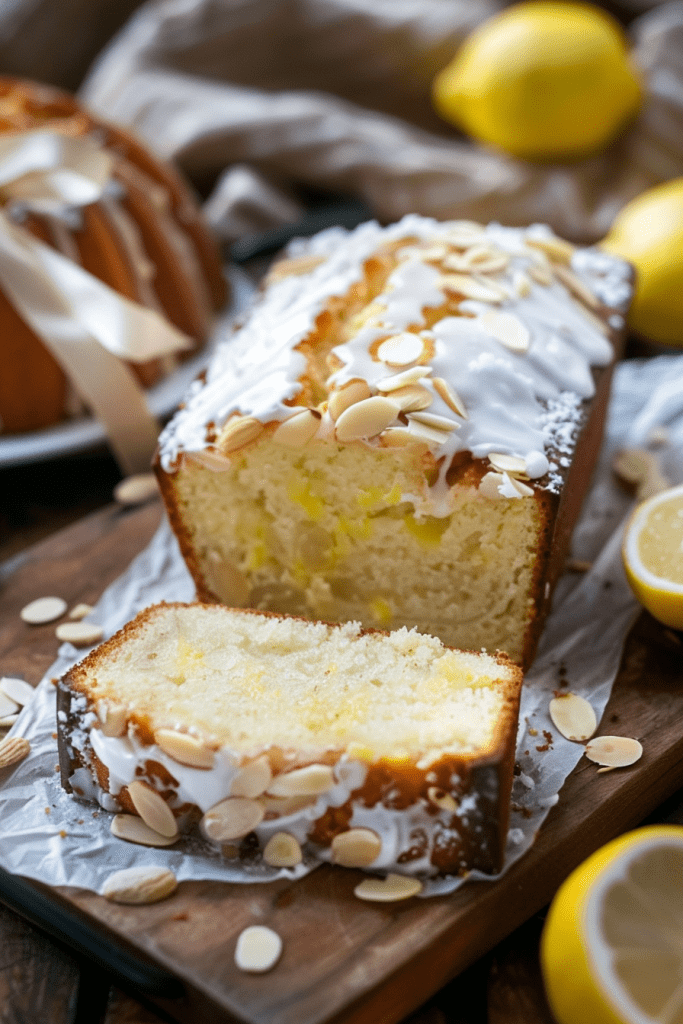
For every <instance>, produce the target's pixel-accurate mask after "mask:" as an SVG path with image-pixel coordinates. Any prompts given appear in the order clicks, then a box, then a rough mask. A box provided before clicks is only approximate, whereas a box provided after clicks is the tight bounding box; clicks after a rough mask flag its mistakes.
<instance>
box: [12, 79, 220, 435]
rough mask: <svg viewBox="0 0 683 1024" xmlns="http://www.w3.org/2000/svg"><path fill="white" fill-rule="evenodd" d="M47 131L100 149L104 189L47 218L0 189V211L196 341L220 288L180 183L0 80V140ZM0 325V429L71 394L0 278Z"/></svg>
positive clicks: (136, 152) (39, 97)
mask: <svg viewBox="0 0 683 1024" xmlns="http://www.w3.org/2000/svg"><path fill="white" fill-rule="evenodd" d="M45 131H49V132H56V133H60V134H62V135H66V136H68V137H70V138H87V139H90V140H93V141H95V142H96V143H97V144H98V146H101V147H103V148H104V149H105V150H106V152H107V153H108V154H109V155H110V156H111V157H112V158H113V170H112V175H111V180H110V181H109V182H108V184H107V185H106V188H105V190H104V193H103V195H102V196H101V198H100V199H98V200H97V201H96V202H91V203H88V204H86V205H83V206H79V207H78V208H70V209H68V210H65V211H64V216H60V217H55V216H52V215H49V214H47V213H43V212H40V211H37V210H36V209H35V208H34V207H32V206H30V205H28V206H27V205H26V204H25V203H22V202H21V201H19V202H16V201H14V200H13V199H12V197H11V194H10V195H9V198H8V193H7V191H6V190H5V189H4V188H3V190H2V192H1V193H0V208H2V209H3V210H4V211H5V212H6V213H7V215H8V216H9V217H10V218H11V219H12V220H13V221H15V222H16V223H20V224H21V226H22V227H23V228H25V229H26V230H27V231H29V232H31V233H32V234H33V235H34V236H35V237H36V238H38V239H40V240H41V241H42V242H45V243H47V244H48V245H50V246H52V247H54V248H55V249H57V250H58V251H60V252H61V253H62V254H63V255H65V256H67V257H68V258H69V259H71V260H73V261H75V262H76V263H78V264H80V266H82V267H83V268H84V269H85V270H86V271H88V272H89V273H90V274H92V275H94V276H95V277H97V278H99V279H100V280H101V281H103V282H104V283H105V284H107V285H109V286H110V287H111V288H113V289H114V290H115V291H116V292H118V293H119V294H120V295H122V296H124V297H125V298H127V299H131V300H133V301H134V302H136V303H139V304H141V305H143V306H145V307H148V308H151V309H154V310H157V311H158V312H160V313H162V314H164V315H165V317H166V318H167V319H168V320H170V321H171V323H173V324H174V325H175V326H176V327H178V328H179V330H180V331H182V332H184V333H185V334H186V335H187V336H188V337H189V338H191V339H193V340H194V343H195V345H199V344H200V343H201V342H202V341H203V340H205V338H206V335H207V331H208V328H209V325H210V321H211V315H212V312H213V311H214V310H215V309H218V308H219V307H220V306H221V305H222V303H223V302H224V300H225V290H226V288H225V281H224V277H223V272H222V267H221V262H220V258H219V255H218V252H217V249H216V246H215V244H214V242H213V240H212V238H211V237H210V235H209V233H208V230H207V228H206V227H205V225H204V224H203V222H202V219H201V215H200V212H199V209H198V207H197V204H196V202H195V200H194V199H193V197H192V195H191V193H190V191H189V189H188V188H187V186H186V185H185V184H184V183H183V182H182V180H181V179H180V177H179V175H178V174H177V173H176V172H175V171H174V170H173V169H172V168H171V167H169V166H168V165H167V164H163V163H162V162H161V161H159V160H158V159H156V158H155V157H154V156H153V155H152V153H151V152H150V151H149V150H148V149H147V148H146V147H145V146H143V145H142V144H141V143H140V142H138V141H137V140H136V139H135V138H133V136H132V135H130V134H129V133H128V132H126V131H124V130H122V129H120V128H117V127H115V126H113V125H110V124H106V123H104V122H103V121H101V120H99V119H98V118H95V117H93V116H91V115H90V114H89V113H88V112H87V111H86V110H84V109H83V108H82V107H81V106H80V105H79V104H78V103H77V102H76V100H74V99H73V98H72V97H71V96H70V95H68V94H67V93H64V92H61V91H59V90H57V89H54V88H51V87H48V86H44V85H39V84H36V83H32V82H26V81H20V80H17V79H8V78H4V79H0V133H2V134H0V138H4V139H8V138H9V137H10V136H11V137H13V138H14V137H19V139H21V137H22V136H26V137H28V133H38V132H45ZM3 184H4V182H3ZM0 326H1V328H2V329H1V331H0V339H1V340H0V352H1V353H2V363H3V372H2V374H1V375H0V432H5V433H16V432H21V431H27V430H34V429H38V428H40V427H45V426H49V425H51V424H53V423H55V422H57V421H58V420H60V419H61V418H62V417H63V416H64V415H65V414H66V412H67V410H68V409H69V407H70V402H72V400H73V396H72V395H70V391H69V381H68V379H67V375H66V374H65V372H64V370H63V368H62V366H61V365H60V364H59V363H58V362H57V360H56V359H55V357H54V355H53V354H52V353H51V351H49V350H48V348H46V346H45V345H44V344H43V343H42V342H41V340H40V338H39V337H37V335H36V334H35V333H34V331H33V329H32V328H31V327H29V325H28V324H27V323H26V322H25V319H24V318H23V317H22V315H21V313H20V312H19V311H18V310H17V309H16V308H15V306H14V305H12V303H11V302H10V300H9V299H8V297H7V296H6V295H4V294H3V293H2V287H1V285H0ZM173 358H174V357H171V359H173ZM171 365H172V364H171ZM131 366H132V369H133V370H134V372H135V373H136V374H137V376H138V378H139V380H140V381H141V382H142V384H143V385H145V386H149V385H150V384H152V383H154V382H155V381H156V380H157V379H158V378H159V377H160V376H161V375H162V374H163V373H164V372H166V370H168V369H169V368H170V367H169V365H168V360H165V359H164V358H162V359H159V358H157V359H152V360H147V361H144V362H135V363H132V364H131Z"/></svg>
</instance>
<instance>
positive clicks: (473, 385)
mask: <svg viewBox="0 0 683 1024" xmlns="http://www.w3.org/2000/svg"><path fill="white" fill-rule="evenodd" d="M631 276H632V274H631V269H630V267H629V266H628V265H627V264H625V263H624V262H622V261H620V260H618V259H616V258H613V257H611V256H607V255H605V254H602V253H600V252H598V251H597V250H592V249H583V250H581V249H576V248H575V247H574V246H573V245H571V244H569V243H568V242H565V241H563V240H562V239H559V238H557V237H556V236H554V235H553V234H552V232H551V231H550V230H549V229H548V228H546V227H544V226H541V225H536V226H532V227H530V228H527V229H519V228H505V227H501V226H500V225H495V224H492V225H489V226H487V227H484V226H481V225H478V224H474V223H471V222H462V221H459V222H448V223H439V222H437V221H434V220H431V219H427V218H423V217H419V216H416V215H411V216H408V217H406V218H404V219H403V220H402V221H401V222H399V223H397V224H394V225H392V226H390V227H387V228H382V227H380V226H378V225H377V224H375V223H368V224H365V225H362V226H361V227H359V228H358V229H356V230H355V231H353V232H350V233H345V232H344V231H343V230H341V229H333V230H330V231H326V232H323V233H322V234H320V235H318V236H316V237H314V238H313V239H311V240H309V241H306V242H300V243H298V244H297V245H294V246H293V247H291V249H290V253H289V255H288V257H287V258H286V259H284V260H282V261H280V262H279V263H278V264H276V265H275V267H274V268H273V271H272V272H271V274H270V277H269V279H268V281H267V282H266V287H265V290H264V294H263V295H262V296H261V297H260V298H259V301H258V302H257V303H256V304H255V305H254V307H253V309H252V311H251V313H250V315H248V316H247V318H246V320H245V322H244V323H243V325H242V326H241V328H240V329H239V330H238V331H237V333H236V335H235V336H234V337H233V338H232V339H231V340H230V341H229V342H228V343H226V344H225V345H223V346H222V347H221V348H220V349H219V351H218V352H217V355H216V358H215V360H214V361H213V363H212V365H211V367H210V369H209V372H208V374H207V377H206V379H205V380H203V381H200V382H197V383H196V384H195V385H194V387H193V389H192V390H191V393H190V394H189V395H188V397H187V400H186V402H185V404H184V407H183V408H182V409H181V410H180V411H179V412H178V413H177V414H176V416H175V417H174V419H173V420H172V421H171V423H170V424H169V425H168V427H167V428H166V430H165V431H164V433H163V434H162V436H161V438H160V445H159V450H158V456H157V461H158V473H159V478H160V482H161V487H162V491H163V494H164V497H165V500H166V503H167V507H168V511H169V515H170V520H171V523H172V525H173V527H174V529H175V532H176V534H177V536H178V539H179V542H180V547H181V550H182V552H183V555H184V556H185V559H186V560H187V564H188V566H189V568H190V570H191V572H192V574H193V576H194V579H195V582H196V586H197V592H198V595H199V597H200V599H202V600H218V601H223V602H225V603H227V604H230V605H232V606H252V607H256V608H260V609H271V610H276V611H284V612H290V613H293V614H298V615H304V616H307V617H311V618H324V619H327V620H332V621H355V620H357V621H360V622H361V623H362V624H363V625H365V626H372V625H375V626H380V627H381V628H387V629H394V628H396V627H398V626H402V625H406V626H408V627H412V626H417V628H418V629H419V630H420V631H421V632H427V633H431V634H434V635H436V636H438V637H440V638H441V639H442V640H443V641H444V642H445V643H447V644H450V645H452V646H456V647H465V648H467V649H481V648H485V649H487V650H489V651H496V650H503V651H505V652H507V653H508V654H509V655H510V656H511V657H512V658H513V659H514V660H515V661H516V662H518V663H520V664H522V665H524V666H526V665H528V664H529V662H530V660H531V658H532V656H533V652H534V648H535V645H536V642H537V639H538V635H539V632H540V629H541V626H542V623H543V619H544V616H545V614H546V612H547V609H548V607H549V601H550V595H551V591H552V587H553V585H554V582H555V580H556V578H557V576H558V574H559V572H560V570H561V568H562V565H563V560H564V557H565V553H566V549H567V544H568V540H569V536H570V533H571V529H572V526H573V523H574V521H575V518H576V516H577V514H578V511H579V507H580V504H581V500H582V497H583V494H584V492H585V489H586V487H587V483H588V478H589V476H590V471H591V468H592V465H593V462H594V459H595V458H596V455H597V449H598V445H599V441H600V433H601V429H602V423H603V417H604V412H605V407H606V401H607V394H608V388H609V376H610V374H609V368H610V367H611V365H612V363H613V361H614V358H615V351H616V346H617V344H618V341H619V338H620V335H621V334H622V332H623V325H624V318H623V314H624V311H625V309H626V307H627V305H628V302H629V299H630V294H631Z"/></svg>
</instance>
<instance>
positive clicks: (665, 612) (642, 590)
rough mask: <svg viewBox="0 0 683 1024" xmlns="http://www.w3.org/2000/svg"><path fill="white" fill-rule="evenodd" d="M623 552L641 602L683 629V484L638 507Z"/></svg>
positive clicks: (631, 521)
mask: <svg viewBox="0 0 683 1024" xmlns="http://www.w3.org/2000/svg"><path fill="white" fill-rule="evenodd" d="M622 555H623V560H624V569H625V570H626V576H627V578H628V581H629V583H630V584H631V587H632V589H633V592H634V594H635V595H636V597H637V598H638V600H639V601H640V603H641V604H642V605H644V606H645V608H647V610H648V611H649V612H650V613H651V614H652V615H654V617H655V618H656V619H658V620H659V621H660V622H663V623H664V624H665V625H666V626H672V627H673V629H683V484H679V486H678V487H671V488H669V489H668V490H666V491H662V492H661V493H660V494H655V495H653V497H651V498H648V499H647V501H644V502H643V503H642V505H639V506H638V507H637V508H636V510H635V512H634V513H633V515H632V516H631V519H630V520H629V522H628V524H627V526H626V530H625V533H624V542H623V546H622Z"/></svg>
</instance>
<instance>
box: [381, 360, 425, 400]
mask: <svg viewBox="0 0 683 1024" xmlns="http://www.w3.org/2000/svg"><path fill="white" fill-rule="evenodd" d="M431 372H432V370H431V367H430V366H411V367H410V369H408V370H402V371H401V372H400V373H395V374H394V375H393V376H392V377H383V378H382V380H378V381H377V384H376V387H377V390H378V391H382V392H383V393H384V394H391V392H392V391H397V390H398V389H399V388H404V387H406V386H407V385H408V384H417V382H418V381H420V380H422V379H423V378H424V377H428V376H429V374H430V373H431Z"/></svg>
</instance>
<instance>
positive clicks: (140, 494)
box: [114, 473, 159, 505]
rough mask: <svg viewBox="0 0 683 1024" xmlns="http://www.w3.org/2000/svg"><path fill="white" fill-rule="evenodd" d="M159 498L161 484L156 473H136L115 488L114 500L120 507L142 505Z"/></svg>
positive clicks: (121, 481)
mask: <svg viewBox="0 0 683 1024" xmlns="http://www.w3.org/2000/svg"><path fill="white" fill-rule="evenodd" d="M158 497H159V484H158V483H157V478H156V477H155V475H154V473H135V474H134V475H133V476H127V477H125V478H124V479H123V480H119V482H118V483H117V485H116V487H115V488H114V500H115V501H118V503H119V505H142V504H144V502H146V501H149V500H150V498H158Z"/></svg>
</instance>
